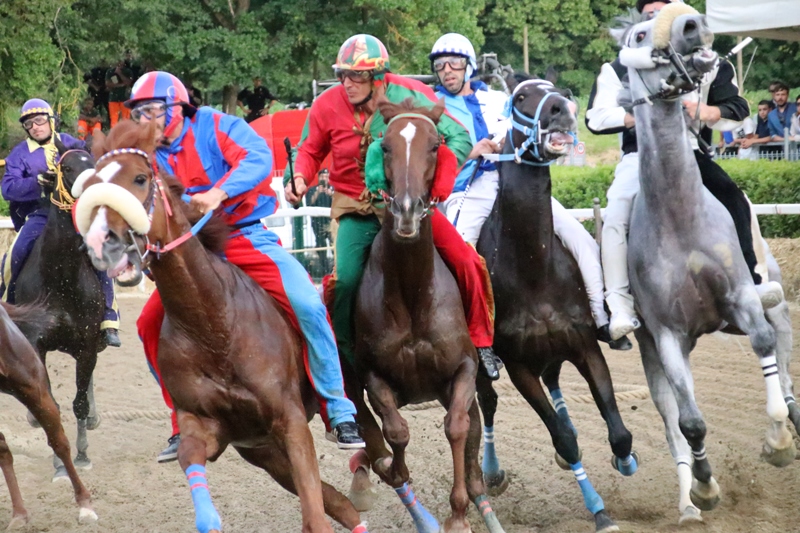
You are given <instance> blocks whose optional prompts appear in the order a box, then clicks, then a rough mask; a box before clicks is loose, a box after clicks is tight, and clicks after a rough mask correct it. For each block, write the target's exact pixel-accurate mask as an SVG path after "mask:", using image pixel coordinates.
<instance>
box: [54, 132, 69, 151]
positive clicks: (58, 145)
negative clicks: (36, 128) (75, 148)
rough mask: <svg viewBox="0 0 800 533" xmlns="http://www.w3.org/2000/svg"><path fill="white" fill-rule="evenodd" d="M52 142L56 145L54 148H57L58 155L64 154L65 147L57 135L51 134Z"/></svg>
mask: <svg viewBox="0 0 800 533" xmlns="http://www.w3.org/2000/svg"><path fill="white" fill-rule="evenodd" d="M53 144H55V145H56V150H58V155H64V154H65V153H67V147H66V146H64V143H62V142H61V139H59V138H58V136H57V135H54V136H53Z"/></svg>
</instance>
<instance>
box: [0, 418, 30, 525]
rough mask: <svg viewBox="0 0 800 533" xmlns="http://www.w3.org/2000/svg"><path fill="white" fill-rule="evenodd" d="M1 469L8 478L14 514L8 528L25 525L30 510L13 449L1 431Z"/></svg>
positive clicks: (7, 482) (6, 478) (7, 483)
mask: <svg viewBox="0 0 800 533" xmlns="http://www.w3.org/2000/svg"><path fill="white" fill-rule="evenodd" d="M0 469H2V470H3V477H4V478H5V480H6V485H7V486H8V492H9V493H10V494H11V507H12V509H13V514H12V516H11V522H9V524H8V529H17V528H20V527H23V526H24V525H25V524H27V523H28V511H26V510H25V504H24V503H23V501H22V493H21V492H20V490H19V484H18V483H17V475H16V474H15V473H14V457H13V456H12V455H11V450H9V449H8V444H6V437H5V435H3V434H2V433H0Z"/></svg>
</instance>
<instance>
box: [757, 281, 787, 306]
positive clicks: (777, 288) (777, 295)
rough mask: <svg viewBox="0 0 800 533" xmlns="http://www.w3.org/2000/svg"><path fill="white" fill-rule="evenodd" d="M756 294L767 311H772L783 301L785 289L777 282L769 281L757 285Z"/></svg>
mask: <svg viewBox="0 0 800 533" xmlns="http://www.w3.org/2000/svg"><path fill="white" fill-rule="evenodd" d="M756 292H757V293H758V297H759V298H760V299H761V306H762V307H763V308H764V310H765V311H766V310H767V309H772V308H773V307H775V306H777V305H778V304H780V303H781V302H782V301H783V287H781V284H780V283H778V282H777V281H768V282H766V283H761V284H759V285H756Z"/></svg>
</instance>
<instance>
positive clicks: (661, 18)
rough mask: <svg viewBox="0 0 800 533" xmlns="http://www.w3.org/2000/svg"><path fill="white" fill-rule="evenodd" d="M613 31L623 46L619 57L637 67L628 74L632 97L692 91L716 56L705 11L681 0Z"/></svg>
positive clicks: (631, 67)
mask: <svg viewBox="0 0 800 533" xmlns="http://www.w3.org/2000/svg"><path fill="white" fill-rule="evenodd" d="M612 35H614V37H616V38H617V40H618V42H619V44H620V46H621V50H620V53H619V59H620V62H621V63H622V64H623V65H624V66H626V67H628V69H629V70H635V71H636V75H633V73H631V75H629V79H630V85H631V95H630V96H631V99H632V100H641V101H644V100H643V99H650V98H651V97H654V96H655V97H656V98H660V99H663V100H668V101H671V100H675V99H677V98H679V97H680V96H681V95H682V94H683V93H685V92H687V91H692V90H694V89H695V88H696V87H697V85H698V83H699V82H700V79H701V78H702V77H703V75H704V74H706V73H707V72H709V71H711V70H712V69H713V68H714V67H715V66H716V64H717V61H718V58H717V54H716V53H715V52H713V51H712V50H711V44H712V43H713V42H714V34H713V33H712V32H711V30H710V29H709V28H708V25H707V23H706V18H705V15H701V14H699V13H698V12H697V11H696V10H695V9H694V8H692V7H690V6H688V5H686V4H683V3H678V2H676V3H671V4H668V5H666V6H664V7H663V8H662V9H661V11H659V12H658V15H657V16H656V17H655V18H654V19H652V20H648V21H645V22H640V23H638V24H634V25H631V26H629V27H628V28H624V29H619V30H612Z"/></svg>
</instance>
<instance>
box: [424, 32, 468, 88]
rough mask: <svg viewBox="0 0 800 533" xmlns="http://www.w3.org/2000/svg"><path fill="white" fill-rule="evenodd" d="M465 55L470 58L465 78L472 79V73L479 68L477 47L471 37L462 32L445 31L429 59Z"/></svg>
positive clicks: (434, 46) (435, 44)
mask: <svg viewBox="0 0 800 533" xmlns="http://www.w3.org/2000/svg"><path fill="white" fill-rule="evenodd" d="M446 55H453V56H463V57H466V58H467V59H469V65H467V73H466V76H465V78H464V79H467V80H468V79H470V78H471V77H472V74H473V73H474V72H475V71H476V70H477V69H478V59H477V58H476V57H475V49H474V48H473V47H472V43H471V42H469V39H467V38H466V37H464V36H463V35H461V34H460V33H445V34H444V35H442V36H441V37H439V39H438V40H437V41H436V43H434V45H433V49H432V50H431V53H430V54H428V59H430V60H431V61H433V60H434V59H436V58H437V57H438V56H446Z"/></svg>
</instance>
